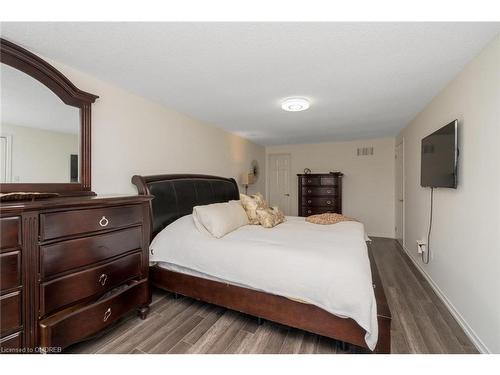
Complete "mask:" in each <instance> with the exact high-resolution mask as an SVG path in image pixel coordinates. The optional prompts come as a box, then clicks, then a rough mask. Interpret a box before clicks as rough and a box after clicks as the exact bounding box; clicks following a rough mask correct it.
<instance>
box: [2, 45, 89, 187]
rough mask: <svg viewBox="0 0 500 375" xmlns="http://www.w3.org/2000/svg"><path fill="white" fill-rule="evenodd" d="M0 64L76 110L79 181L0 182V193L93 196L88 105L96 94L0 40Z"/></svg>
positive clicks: (47, 64)
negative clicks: (24, 75)
mask: <svg viewBox="0 0 500 375" xmlns="http://www.w3.org/2000/svg"><path fill="white" fill-rule="evenodd" d="M0 63H2V64H6V65H9V66H11V67H13V68H15V69H17V70H19V71H21V72H23V73H25V74H27V75H29V76H30V77H32V78H34V79H36V80H37V81H39V82H41V83H42V84H44V85H45V86H46V87H48V88H49V89H50V90H51V91H52V92H53V93H54V94H56V95H57V96H58V97H59V98H60V99H61V100H62V101H63V103H64V104H67V105H70V106H73V107H77V108H80V153H79V155H80V176H79V177H80V178H79V181H78V182H72V183H69V182H68V183H0V192H2V193H10V192H43V193H47V192H50V193H59V194H60V195H95V193H94V192H92V191H91V181H90V179H91V159H90V139H91V136H90V133H91V105H92V103H94V102H95V100H96V99H97V98H98V96H97V95H93V94H90V93H88V92H85V91H82V90H80V89H78V88H77V87H76V86H75V85H74V84H73V83H71V81H70V80H69V79H68V78H66V77H65V76H64V75H63V74H62V73H61V72H59V71H58V70H57V69H56V68H54V67H53V66H52V65H50V64H49V63H47V62H46V61H44V60H43V59H41V58H40V57H38V56H36V55H35V54H33V53H31V52H30V51H28V50H26V49H24V48H22V47H20V46H18V45H17V44H15V43H12V42H10V41H8V40H5V39H3V38H0Z"/></svg>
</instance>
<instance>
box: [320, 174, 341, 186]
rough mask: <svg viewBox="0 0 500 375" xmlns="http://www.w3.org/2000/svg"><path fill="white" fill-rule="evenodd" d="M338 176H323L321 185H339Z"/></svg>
mask: <svg viewBox="0 0 500 375" xmlns="http://www.w3.org/2000/svg"><path fill="white" fill-rule="evenodd" d="M338 181H339V180H338V178H337V177H334V176H331V177H321V185H323V186H324V185H338Z"/></svg>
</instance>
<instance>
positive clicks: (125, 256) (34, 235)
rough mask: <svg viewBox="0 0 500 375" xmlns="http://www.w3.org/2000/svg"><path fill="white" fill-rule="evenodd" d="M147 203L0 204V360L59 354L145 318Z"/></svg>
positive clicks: (96, 200)
mask: <svg viewBox="0 0 500 375" xmlns="http://www.w3.org/2000/svg"><path fill="white" fill-rule="evenodd" d="M150 198H151V197H145V198H144V197H142V196H141V197H139V196H132V197H123V196H117V197H79V198H76V197H75V198H57V199H47V200H43V201H35V202H27V203H12V204H2V207H1V211H0V213H1V218H0V225H1V232H0V233H1V246H0V268H1V282H0V316H1V332H0V350H1V351H2V352H3V353H9V352H28V353H29V352H39V351H42V352H43V351H47V348H49V349H48V350H49V351H60V350H63V349H64V348H66V347H67V346H69V345H71V344H73V343H76V342H78V341H81V340H84V339H86V338H88V337H90V336H92V335H94V334H96V333H97V332H98V331H99V330H101V329H103V328H105V327H107V326H109V325H110V324H112V323H113V322H115V321H116V320H117V319H119V318H120V317H121V316H123V315H124V314H127V313H129V312H131V311H133V310H137V311H138V312H139V313H140V314H141V316H142V317H143V318H145V316H146V314H147V311H148V306H149V303H150V299H151V295H150V291H149V287H148V266H149V259H148V246H149V235H150V219H149V210H148V209H149V200H150Z"/></svg>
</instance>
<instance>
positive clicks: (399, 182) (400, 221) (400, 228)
mask: <svg viewBox="0 0 500 375" xmlns="http://www.w3.org/2000/svg"><path fill="white" fill-rule="evenodd" d="M404 195H405V194H404V144H403V142H401V143H400V144H398V145H397V146H396V240H397V241H398V242H399V243H400V244H401V246H403V243H404V242H403V238H404V237H403V236H404Z"/></svg>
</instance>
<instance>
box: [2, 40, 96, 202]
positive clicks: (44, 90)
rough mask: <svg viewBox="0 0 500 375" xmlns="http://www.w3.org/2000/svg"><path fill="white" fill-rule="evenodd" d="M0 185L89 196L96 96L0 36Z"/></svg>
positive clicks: (10, 189)
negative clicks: (91, 133) (92, 107)
mask: <svg viewBox="0 0 500 375" xmlns="http://www.w3.org/2000/svg"><path fill="white" fill-rule="evenodd" d="M0 59H1V65H0V69H1V70H0V84H1V97H0V100H1V101H0V103H1V108H0V141H1V150H0V152H1V155H0V190H1V192H2V193H8V192H43V193H46V192H51V193H59V194H61V195H92V194H93V193H92V192H91V189H90V109H91V104H92V103H93V102H94V101H95V100H96V98H97V96H95V95H92V94H89V93H86V92H83V91H81V90H79V89H78V88H76V87H75V86H74V85H73V84H72V83H71V82H70V81H69V80H68V79H67V78H66V77H65V76H64V75H62V74H61V73H60V72H59V71H58V70H56V69H55V68H54V67H52V66H51V65H50V64H48V63H47V62H46V61H44V60H42V59H41V58H40V57H38V56H36V55H34V54H33V53H31V52H29V51H27V50H25V49H24V48H22V47H20V46H18V45H16V44H14V43H12V42H10V41H7V40H4V39H1V54H0Z"/></svg>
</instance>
